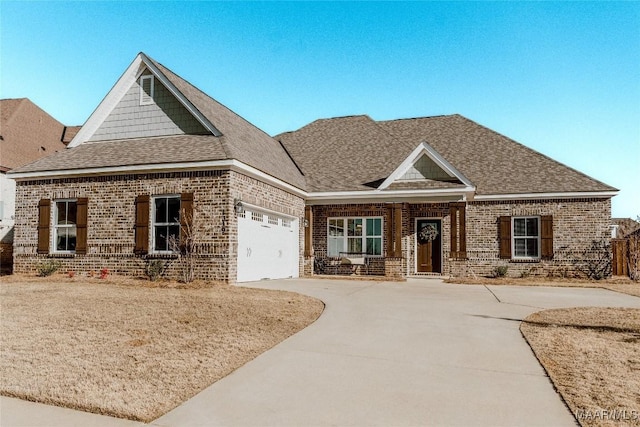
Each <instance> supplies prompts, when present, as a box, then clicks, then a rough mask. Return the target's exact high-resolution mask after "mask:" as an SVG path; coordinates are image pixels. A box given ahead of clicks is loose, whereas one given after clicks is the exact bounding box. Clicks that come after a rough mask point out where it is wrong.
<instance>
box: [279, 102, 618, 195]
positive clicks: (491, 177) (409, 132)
mask: <svg viewBox="0 0 640 427" xmlns="http://www.w3.org/2000/svg"><path fill="white" fill-rule="evenodd" d="M276 139H279V140H280V141H281V142H282V143H283V144H284V145H285V147H286V148H287V150H288V151H289V152H290V153H291V154H292V156H293V158H294V159H295V160H296V162H297V163H298V165H299V166H300V167H301V169H302V170H303V172H304V173H305V175H306V176H307V183H308V185H309V190H310V191H340V190H370V189H371V188H370V187H369V186H367V185H366V183H367V182H370V181H374V180H375V179H384V178H386V177H388V176H389V175H390V174H391V173H392V172H393V171H394V170H395V168H397V167H398V165H399V164H400V163H401V162H402V161H403V160H404V159H405V158H406V157H407V156H408V155H409V154H410V153H411V151H412V150H413V149H415V148H416V147H417V146H418V144H420V143H422V142H426V143H427V144H429V145H430V146H431V147H433V148H434V149H435V150H436V151H437V152H438V153H439V154H440V155H441V156H442V157H443V158H444V159H446V160H447V161H448V162H449V163H451V164H452V165H453V166H454V167H455V168H456V169H458V170H459V171H460V172H461V173H462V174H463V175H464V176H465V177H466V178H468V179H469V180H470V181H471V182H472V184H473V185H475V186H476V193H477V194H480V195H492V194H496V195H497V194H525V193H563V192H599V191H615V188H613V187H610V186H608V185H606V184H603V183H601V182H600V181H597V180H595V179H593V178H590V177H588V176H586V175H584V174H583V173H581V172H578V171H576V170H574V169H572V168H570V167H568V166H565V165H563V164H561V163H559V162H557V161H555V160H553V159H550V158H549V157H547V156H544V155H543V154H540V153H538V152H536V151H534V150H532V149H530V148H528V147H525V146H524V145H522V144H519V143H517V142H515V141H513V140H511V139H509V138H507V137H505V136H503V135H500V134H498V133H497V132H494V131H492V130H490V129H488V128H486V127H484V126H481V125H479V124H477V123H475V122H473V121H471V120H469V119H467V118H465V117H462V116H460V115H458V114H455V115H450V116H436V117H423V118H414V119H401V120H389V121H379V122H375V121H373V120H372V119H370V118H369V117H367V116H357V117H342V118H334V119H324V120H317V121H315V122H313V123H311V124H309V125H307V126H304V127H303V128H301V129H299V130H298V131H295V132H288V133H284V134H281V135H278V136H276ZM407 186H410V184H403V188H404V187H407ZM396 187H397V185H396ZM416 189H418V188H417V187H416Z"/></svg>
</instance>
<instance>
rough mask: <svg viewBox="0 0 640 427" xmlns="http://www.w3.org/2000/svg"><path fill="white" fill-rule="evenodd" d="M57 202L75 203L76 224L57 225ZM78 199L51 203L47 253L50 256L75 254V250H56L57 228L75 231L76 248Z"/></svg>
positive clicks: (57, 200) (55, 200)
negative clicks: (49, 239)
mask: <svg viewBox="0 0 640 427" xmlns="http://www.w3.org/2000/svg"><path fill="white" fill-rule="evenodd" d="M59 202H75V203H76V223H75V224H74V225H66V224H65V225H60V224H58V203H59ZM77 209H78V199H54V200H52V203H51V210H52V211H53V212H51V218H50V222H51V227H50V228H51V229H52V230H51V231H52V233H51V241H50V242H49V247H50V248H51V250H50V251H49V252H50V253H52V254H75V253H76V251H75V250H65V251H61V250H58V245H57V242H58V229H59V228H75V229H76V246H77V245H78V210H77Z"/></svg>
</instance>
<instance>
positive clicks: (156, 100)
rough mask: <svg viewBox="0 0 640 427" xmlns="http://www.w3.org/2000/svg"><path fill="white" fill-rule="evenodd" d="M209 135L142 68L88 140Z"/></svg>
mask: <svg viewBox="0 0 640 427" xmlns="http://www.w3.org/2000/svg"><path fill="white" fill-rule="evenodd" d="M185 134H188V135H207V134H211V132H209V131H208V130H207V129H206V128H205V127H204V126H203V125H202V123H200V122H199V121H198V120H197V119H196V118H195V117H194V116H193V115H192V114H191V113H190V112H189V111H188V110H187V109H186V108H185V107H184V105H183V104H182V103H181V102H180V101H179V100H178V99H177V98H176V97H175V96H174V95H173V94H172V93H171V91H169V89H167V88H166V87H165V86H164V84H163V83H162V81H161V80H160V79H158V78H156V77H155V76H154V75H153V73H152V72H151V71H150V70H149V69H148V68H144V69H143V71H142V72H141V73H140V76H139V77H138V78H137V79H136V80H135V81H134V82H133V83H132V84H131V86H130V87H129V90H128V91H127V92H126V93H125V94H124V95H123V96H122V98H121V99H120V102H118V104H116V106H115V107H114V108H113V110H112V111H111V112H110V113H109V115H108V116H107V117H106V118H105V119H104V120H103V122H102V123H101V124H100V126H99V127H98V128H97V129H96V131H95V132H94V134H93V135H92V136H91V138H90V139H89V141H91V142H95V141H108V140H114V139H129V138H147V137H156V136H170V135H185Z"/></svg>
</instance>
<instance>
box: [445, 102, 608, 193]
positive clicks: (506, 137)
mask: <svg viewBox="0 0 640 427" xmlns="http://www.w3.org/2000/svg"><path fill="white" fill-rule="evenodd" d="M457 116H458V117H460V118H461V119H463V120H466V121H468V122H469V123H473V124H474V125H476V126H479V127H481V128H482V129H485V130H488V131H489V132H491V133H493V134H495V135H498V136H499V137H501V138H504V139H506V140H508V141H510V142H513V143H514V144H517V145H519V146H520V147H522V148H524V149H525V150H527V151H529V152H530V153H532V154H533V155H536V156H539V157H542V158H544V159H546V160H549V161H551V162H553V163H555V164H557V165H560V166H563V167H565V168H567V169H569V170H571V171H572V172H575V173H577V174H579V175H581V176H583V177H585V178H587V179H590V180H591V181H593V182H596V183H598V184H601V185H603V186H605V187H609V188H610V189H611V190H615V191H619V189H617V188H615V187H612V186H610V185H608V184H606V183H604V182H602V181H600V180H597V179H595V178H593V177H591V176H589V175H587V174H586V173H583V172H580V171H579V170H577V169H574V168H572V167H571V166H569V165H566V164H564V163H562V162H559V161H558V160H555V159H553V158H551V157H549V156H547V155H546V154H544V153H541V152H539V151H537V150H534V149H533V148H530V147H528V146H526V145H524V144H523V143H521V142H518V141H516V140H514V139H512V138H509V137H508V136H506V135H503V134H501V133H500V132H498V131H495V130H493V129H491V128H488V127H486V126H484V125H482V124H480V123H478V122H476V121H474V120H471V119H469V118H467V117H464V116H462V115H459V114H457Z"/></svg>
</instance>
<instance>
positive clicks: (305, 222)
mask: <svg viewBox="0 0 640 427" xmlns="http://www.w3.org/2000/svg"><path fill="white" fill-rule="evenodd" d="M302 225H304V227H305V228H307V227H308V226H309V220H308V219H307V218H302Z"/></svg>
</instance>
